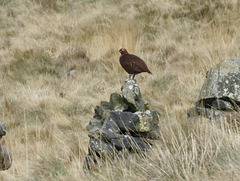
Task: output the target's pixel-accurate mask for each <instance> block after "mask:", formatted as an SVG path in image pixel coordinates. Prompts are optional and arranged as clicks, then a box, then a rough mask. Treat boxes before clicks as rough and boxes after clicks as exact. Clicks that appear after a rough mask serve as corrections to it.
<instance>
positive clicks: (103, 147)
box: [89, 138, 114, 157]
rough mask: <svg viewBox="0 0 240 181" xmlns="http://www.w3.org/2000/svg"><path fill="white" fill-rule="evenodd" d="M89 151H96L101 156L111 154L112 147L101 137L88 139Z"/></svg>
mask: <svg viewBox="0 0 240 181" xmlns="http://www.w3.org/2000/svg"><path fill="white" fill-rule="evenodd" d="M89 149H90V153H91V154H92V153H93V154H94V153H97V154H99V155H101V157H102V156H104V157H105V156H113V154H114V148H113V146H112V145H111V144H108V143H106V142H105V141H103V140H101V139H92V138H91V139H90V141H89Z"/></svg>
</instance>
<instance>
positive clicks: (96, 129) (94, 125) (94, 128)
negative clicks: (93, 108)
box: [86, 118, 103, 139]
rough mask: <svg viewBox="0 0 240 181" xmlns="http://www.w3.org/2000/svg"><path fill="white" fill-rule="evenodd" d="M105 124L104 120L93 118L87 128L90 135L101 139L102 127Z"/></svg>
mask: <svg viewBox="0 0 240 181" xmlns="http://www.w3.org/2000/svg"><path fill="white" fill-rule="evenodd" d="M102 125H103V121H102V120H100V119H97V118H92V119H91V120H90V122H89V124H88V125H87V127H86V128H87V130H88V136H89V137H90V138H95V139H99V138H100V134H101V131H100V130H101V128H102Z"/></svg>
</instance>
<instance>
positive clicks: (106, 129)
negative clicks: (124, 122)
mask: <svg viewBox="0 0 240 181" xmlns="http://www.w3.org/2000/svg"><path fill="white" fill-rule="evenodd" d="M120 132H121V130H120V128H119V127H118V125H117V123H116V121H115V120H113V119H112V118H111V117H109V118H107V119H106V120H105V122H104V124H103V126H102V129H101V135H102V136H103V137H104V138H105V139H107V140H109V141H111V139H115V138H119V137H120Z"/></svg>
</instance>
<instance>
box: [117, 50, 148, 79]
mask: <svg viewBox="0 0 240 181" xmlns="http://www.w3.org/2000/svg"><path fill="white" fill-rule="evenodd" d="M119 52H120V53H121V56H120V58H119V62H120V64H121V66H122V67H123V69H124V70H125V71H126V72H127V73H129V79H130V78H131V75H132V76H133V77H132V79H134V77H135V75H136V74H139V73H142V72H147V73H149V74H152V72H151V71H150V70H149V69H148V67H147V64H146V63H145V62H144V61H143V60H142V59H141V58H139V57H138V56H136V55H132V54H129V53H128V51H127V50H126V49H125V48H121V49H120V50H119Z"/></svg>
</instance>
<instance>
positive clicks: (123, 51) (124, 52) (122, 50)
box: [119, 48, 128, 55]
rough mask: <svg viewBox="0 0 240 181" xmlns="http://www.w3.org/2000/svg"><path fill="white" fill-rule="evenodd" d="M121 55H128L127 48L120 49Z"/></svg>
mask: <svg viewBox="0 0 240 181" xmlns="http://www.w3.org/2000/svg"><path fill="white" fill-rule="evenodd" d="M119 53H121V54H122V55H124V54H128V52H127V50H126V49H125V48H120V50H119Z"/></svg>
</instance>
